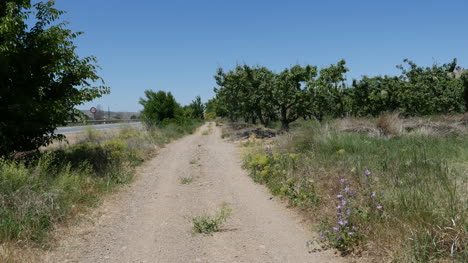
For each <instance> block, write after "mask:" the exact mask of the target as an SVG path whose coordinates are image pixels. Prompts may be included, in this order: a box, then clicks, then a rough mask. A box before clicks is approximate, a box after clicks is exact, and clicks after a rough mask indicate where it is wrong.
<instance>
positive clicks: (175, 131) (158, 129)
mask: <svg viewBox="0 0 468 263" xmlns="http://www.w3.org/2000/svg"><path fill="white" fill-rule="evenodd" d="M203 123H204V122H203V121H201V120H185V121H182V122H175V121H174V122H168V123H165V124H161V125H151V126H148V130H149V132H150V134H151V138H152V142H153V143H154V144H155V145H159V146H163V145H164V144H167V143H169V142H171V141H172V140H175V139H179V138H181V137H183V136H185V135H187V134H192V133H193V132H194V131H195V130H196V129H197V128H198V127H200V126H201V125H202V124H203Z"/></svg>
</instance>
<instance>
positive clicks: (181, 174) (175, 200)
mask: <svg viewBox="0 0 468 263" xmlns="http://www.w3.org/2000/svg"><path fill="white" fill-rule="evenodd" d="M207 131H209V132H208V134H206V133H207ZM181 178H191V179H192V180H191V182H189V183H186V184H182V183H181ZM117 195H118V197H116V198H113V199H111V200H108V201H106V202H104V204H103V205H102V206H101V207H100V208H98V210H99V211H100V213H99V214H100V216H99V217H97V218H95V223H94V226H92V227H89V229H86V231H81V233H78V234H74V235H72V236H70V237H67V238H64V240H63V241H62V242H61V245H60V247H59V248H58V249H57V250H55V251H52V252H51V253H50V255H49V256H48V258H47V261H51V262H65V261H68V262H337V261H339V258H337V257H336V256H334V255H333V253H332V252H331V251H326V252H320V253H309V248H308V247H307V242H308V241H310V240H311V238H312V237H313V236H314V235H313V233H311V232H309V231H308V229H307V226H304V225H302V224H301V223H300V221H301V218H300V216H298V215H297V214H295V213H294V212H293V211H291V210H288V209H287V208H285V206H284V205H283V204H281V203H279V202H277V201H275V200H271V195H270V194H269V193H268V191H267V189H266V188H265V187H264V186H261V185H257V184H255V183H254V182H253V181H252V180H251V178H250V177H248V175H247V174H246V172H245V171H243V170H242V169H241V161H240V155H239V148H238V147H237V146H236V145H235V144H233V143H230V142H226V141H224V140H223V139H221V131H220V129H219V128H218V127H215V125H214V124H205V125H204V126H203V127H202V128H201V129H199V130H198V132H196V133H195V134H193V135H190V136H187V137H184V138H182V139H180V140H178V141H176V142H173V143H171V144H169V145H167V146H166V148H164V149H162V150H161V151H160V153H159V154H158V156H157V157H156V158H154V159H153V160H151V161H149V162H148V163H147V164H146V165H145V167H144V168H143V169H142V172H140V174H138V175H137V179H136V181H135V182H134V183H133V184H132V185H131V186H130V187H129V189H127V190H126V191H123V192H122V193H118V194H117ZM223 204H228V206H229V207H230V208H231V209H232V215H231V216H230V217H229V218H228V220H227V222H226V223H225V224H224V225H223V227H222V229H221V231H220V232H217V233H214V234H212V235H200V234H198V235H194V234H193V231H192V222H191V218H192V217H193V216H196V215H200V214H203V213H211V212H213V211H216V210H219V207H220V206H221V205H223Z"/></svg>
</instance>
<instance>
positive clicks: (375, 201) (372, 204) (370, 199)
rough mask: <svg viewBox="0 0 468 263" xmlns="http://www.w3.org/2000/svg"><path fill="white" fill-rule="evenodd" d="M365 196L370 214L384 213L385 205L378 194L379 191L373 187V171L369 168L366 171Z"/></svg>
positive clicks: (364, 181) (364, 180)
mask: <svg viewBox="0 0 468 263" xmlns="http://www.w3.org/2000/svg"><path fill="white" fill-rule="evenodd" d="M364 176H365V177H364V179H363V184H364V193H363V194H364V198H365V199H366V201H367V205H368V208H369V209H368V214H376V213H377V214H378V215H382V213H383V206H382V204H381V202H380V200H379V198H378V196H377V193H376V192H375V191H374V190H373V189H372V183H371V182H372V181H374V178H373V177H372V172H371V171H369V170H365V171H364Z"/></svg>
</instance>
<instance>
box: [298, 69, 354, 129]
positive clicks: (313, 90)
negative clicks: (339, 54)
mask: <svg viewBox="0 0 468 263" xmlns="http://www.w3.org/2000/svg"><path fill="white" fill-rule="evenodd" d="M345 64H346V62H345V61H344V60H341V61H339V62H338V63H337V64H336V65H330V66H329V67H328V68H323V69H321V70H320V75H319V77H318V78H317V79H314V80H312V81H310V82H309V83H308V92H309V95H310V96H311V99H310V101H309V103H310V104H311V105H310V106H309V105H307V106H308V107H305V109H304V110H305V112H306V114H307V113H308V114H310V116H311V117H312V116H313V117H315V118H317V119H318V120H320V121H322V120H323V118H324V116H331V117H343V115H344V113H345V112H346V111H347V110H348V106H349V105H348V104H349V102H348V101H347V100H346V97H347V93H346V92H347V91H348V90H347V89H346V84H345V81H346V77H345V75H344V74H346V72H348V68H347V67H345ZM307 111H310V112H307Z"/></svg>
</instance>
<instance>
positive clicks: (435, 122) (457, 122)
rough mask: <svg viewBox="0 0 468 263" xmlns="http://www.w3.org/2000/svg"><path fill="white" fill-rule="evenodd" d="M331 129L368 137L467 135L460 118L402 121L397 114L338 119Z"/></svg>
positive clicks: (442, 117) (466, 129) (443, 117)
mask: <svg viewBox="0 0 468 263" xmlns="http://www.w3.org/2000/svg"><path fill="white" fill-rule="evenodd" d="M331 128H332V129H335V130H338V131H344V132H351V133H359V134H365V135H367V136H369V137H373V138H379V137H387V138H388V137H398V136H404V135H410V136H419V135H422V136H450V135H466V134H468V128H467V125H466V124H465V123H464V122H463V121H462V117H461V116H458V115H457V116H439V117H433V118H431V119H429V118H411V119H403V118H400V117H399V116H398V114H396V113H393V114H386V115H382V116H380V117H379V118H377V119H357V118H353V117H349V118H344V119H339V120H336V121H335V122H334V124H333V125H332V127H331Z"/></svg>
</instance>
